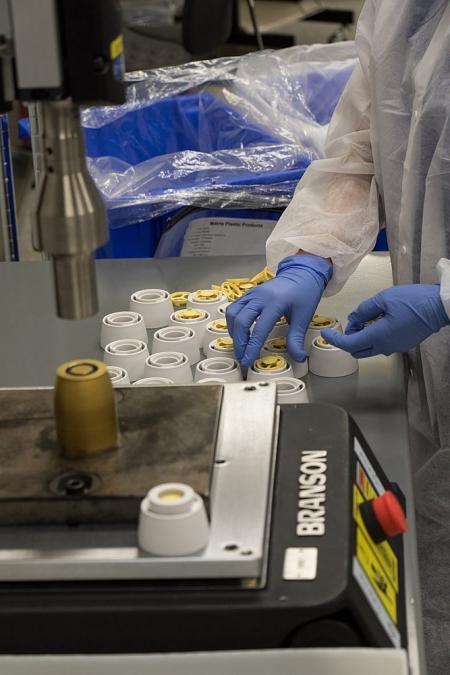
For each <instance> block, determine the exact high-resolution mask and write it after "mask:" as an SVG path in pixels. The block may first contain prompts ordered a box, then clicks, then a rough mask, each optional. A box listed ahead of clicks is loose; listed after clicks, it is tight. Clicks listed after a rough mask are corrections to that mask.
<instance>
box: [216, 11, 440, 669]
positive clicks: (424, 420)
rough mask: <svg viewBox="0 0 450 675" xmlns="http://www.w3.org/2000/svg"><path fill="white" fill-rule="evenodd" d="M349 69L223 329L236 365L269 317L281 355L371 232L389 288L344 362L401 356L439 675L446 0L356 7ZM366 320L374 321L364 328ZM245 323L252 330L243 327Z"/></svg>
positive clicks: (429, 631)
mask: <svg viewBox="0 0 450 675" xmlns="http://www.w3.org/2000/svg"><path fill="white" fill-rule="evenodd" d="M356 47H357V52H358V57H359V63H358V64H357V66H356V67H355V70H354V72H353V74H352V76H351V78H350V80H349V82H348V84H347V87H346V89H345V91H344V93H343V96H342V98H341V100H340V102H339V104H338V106H337V108H336V111H335V113H334V116H333V118H332V120H331V123H330V127H329V132H328V137H327V143H326V158H325V159H321V160H318V161H315V162H313V163H312V164H311V166H310V167H309V169H308V170H307V172H306V173H305V175H304V177H303V178H302V180H301V181H300V183H299V185H298V188H297V190H296V193H295V195H294V198H293V200H292V202H291V204H290V205H289V207H288V208H287V210H286V211H285V213H284V214H283V216H282V217H281V219H280V221H279V222H278V224H277V226H276V227H275V229H274V231H273V234H272V235H271V236H270V238H269V239H268V242H267V260H268V265H269V266H270V267H271V268H272V269H273V270H274V271H275V270H277V274H276V277H275V279H273V280H272V281H269V282H267V283H266V284H264V285H262V286H260V287H257V288H255V289H253V290H252V291H250V293H248V294H246V295H245V296H244V297H243V298H241V299H240V300H238V301H236V302H235V303H233V304H232V305H231V306H230V307H229V308H228V312H227V321H228V325H229V329H230V332H231V334H232V335H233V337H234V340H235V350H236V355H237V358H238V359H239V360H240V361H241V363H242V364H243V365H245V366H248V365H250V364H251V363H252V361H253V360H254V359H255V358H256V357H257V356H258V355H259V352H260V349H261V347H262V346H263V343H264V341H265V339H266V337H267V335H268V333H269V331H270V330H271V328H272V327H273V325H274V323H275V322H276V320H277V319H278V318H279V317H280V316H281V315H286V316H287V318H288V320H289V324H290V329H289V336H288V349H289V351H290V353H291V355H292V356H293V357H294V358H296V359H297V360H299V361H302V360H304V359H305V358H306V354H305V352H304V344H303V341H304V336H305V332H306V329H307V327H308V324H309V322H310V320H311V318H312V315H313V313H314V311H315V309H316V307H317V304H318V302H319V300H320V297H321V295H322V293H323V292H324V291H325V289H326V293H327V294H333V293H336V292H337V291H338V290H339V289H340V288H341V287H342V285H343V284H344V283H345V281H346V279H347V278H348V277H349V275H350V274H352V272H353V271H354V270H355V269H356V267H357V265H358V264H359V262H360V261H361V259H362V258H363V257H364V256H365V255H366V254H367V253H368V252H369V251H371V250H372V248H373V245H374V243H375V240H376V238H377V235H378V232H379V230H380V227H383V226H385V227H386V230H387V238H388V243H389V251H390V256H391V262H392V269H393V276H394V283H395V286H394V287H393V288H388V289H386V290H385V291H382V292H381V293H378V294H377V295H376V296H375V297H373V298H368V299H363V298H361V300H363V302H362V303H361V305H360V306H359V307H358V308H356V309H355V311H354V312H352V314H351V315H350V316H349V323H348V326H347V328H346V331H345V334H344V335H339V334H338V333H336V332H333V331H330V330H325V331H324V332H323V335H324V337H325V338H326V339H327V340H329V341H330V342H331V343H333V344H335V345H336V346H338V347H340V348H342V349H345V350H347V351H349V352H351V353H352V354H354V355H355V356H356V357H357V358H364V357H368V356H372V355H376V354H386V355H387V354H392V353H394V352H404V353H406V354H407V358H408V361H409V364H408V365H409V373H410V377H409V386H408V413H409V423H410V442H411V448H412V456H413V463H414V468H415V472H416V474H415V478H416V485H415V489H416V510H417V518H418V542H419V562H420V572H421V585H422V596H423V597H422V599H423V608H424V628H425V637H426V643H427V659H428V667H429V674H430V675H446V673H450V329H449V328H448V326H449V323H450V319H449V316H450V261H449V260H448V259H449V258H450V0H366V3H365V5H364V8H363V10H362V14H361V16H360V20H359V23H358V28H357V34H356ZM373 319H375V321H372V320H373ZM255 321H256V324H255V328H254V330H253V332H251V330H250V329H251V327H252V325H253V323H254V322H255Z"/></svg>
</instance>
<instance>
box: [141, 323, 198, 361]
mask: <svg viewBox="0 0 450 675" xmlns="http://www.w3.org/2000/svg"><path fill="white" fill-rule="evenodd" d="M173 351H177V352H181V353H182V354H185V355H186V356H187V359H188V361H189V363H190V364H191V365H194V364H195V363H198V361H200V348H199V345H198V338H197V335H196V333H195V330H194V329H193V328H191V327H190V326H167V328H160V329H159V330H157V331H156V332H155V334H154V336H153V344H152V354H158V353H160V352H173Z"/></svg>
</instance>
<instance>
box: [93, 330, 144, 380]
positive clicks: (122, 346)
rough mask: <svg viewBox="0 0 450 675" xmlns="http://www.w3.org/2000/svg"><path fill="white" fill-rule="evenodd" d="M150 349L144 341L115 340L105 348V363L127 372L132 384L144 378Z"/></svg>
mask: <svg viewBox="0 0 450 675" xmlns="http://www.w3.org/2000/svg"><path fill="white" fill-rule="evenodd" d="M147 357H148V347H147V345H146V344H145V342H143V341H142V340H131V339H130V340H115V341H114V342H110V343H109V344H108V345H106V347H105V351H104V359H103V360H104V361H105V363H106V365H107V366H118V367H119V368H124V370H126V371H127V373H128V377H129V378H130V382H135V381H136V380H140V379H141V378H142V377H143V376H144V368H145V360H146V358H147Z"/></svg>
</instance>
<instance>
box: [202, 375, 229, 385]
mask: <svg viewBox="0 0 450 675" xmlns="http://www.w3.org/2000/svg"><path fill="white" fill-rule="evenodd" d="M226 383H227V381H226V380H224V379H223V378H222V377H205V378H202V379H201V380H197V382H196V384H226Z"/></svg>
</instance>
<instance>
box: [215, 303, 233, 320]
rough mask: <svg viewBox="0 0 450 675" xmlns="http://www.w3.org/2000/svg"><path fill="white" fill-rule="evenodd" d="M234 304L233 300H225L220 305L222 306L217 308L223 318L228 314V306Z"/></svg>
mask: <svg viewBox="0 0 450 675" xmlns="http://www.w3.org/2000/svg"><path fill="white" fill-rule="evenodd" d="M232 304H233V303H232V302H224V303H223V304H222V305H220V307H219V308H218V310H217V311H218V313H219V316H220V317H222V318H223V317H225V316H226V314H227V307H229V306H230V305H232Z"/></svg>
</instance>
